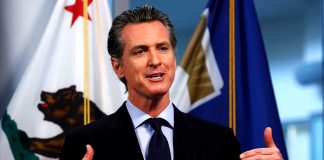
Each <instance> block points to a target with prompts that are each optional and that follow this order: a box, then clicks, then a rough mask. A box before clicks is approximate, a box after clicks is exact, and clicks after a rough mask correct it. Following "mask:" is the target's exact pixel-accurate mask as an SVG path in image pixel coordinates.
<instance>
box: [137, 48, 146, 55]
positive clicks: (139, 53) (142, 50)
mask: <svg viewBox="0 0 324 160" xmlns="http://www.w3.org/2000/svg"><path fill="white" fill-rule="evenodd" d="M144 53H145V50H144V49H139V50H136V51H135V55H142V54H144Z"/></svg>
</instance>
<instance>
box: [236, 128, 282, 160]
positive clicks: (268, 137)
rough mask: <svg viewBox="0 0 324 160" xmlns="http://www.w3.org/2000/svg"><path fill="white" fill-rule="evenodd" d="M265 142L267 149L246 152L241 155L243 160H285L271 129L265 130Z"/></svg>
mask: <svg viewBox="0 0 324 160" xmlns="http://www.w3.org/2000/svg"><path fill="white" fill-rule="evenodd" d="M264 142H265V144H266V146H267V148H256V149H252V150H249V151H246V152H244V153H242V154H241V155H240V158H241V160H257V159H262V160H283V158H282V156H281V153H280V150H279V149H278V148H277V146H276V144H275V143H274V141H273V138H272V131H271V128H270V127H267V128H266V129H265V130H264Z"/></svg>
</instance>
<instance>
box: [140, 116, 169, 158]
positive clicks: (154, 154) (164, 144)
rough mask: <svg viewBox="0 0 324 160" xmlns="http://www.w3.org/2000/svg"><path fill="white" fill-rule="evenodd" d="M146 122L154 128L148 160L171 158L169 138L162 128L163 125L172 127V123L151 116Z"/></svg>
mask: <svg viewBox="0 0 324 160" xmlns="http://www.w3.org/2000/svg"><path fill="white" fill-rule="evenodd" d="M146 122H147V123H148V124H150V125H151V127H152V128H153V129H154V133H153V135H152V138H151V140H150V143H149V149H148V155H147V160H171V153H170V148H169V144H168V140H167V139H166V137H165V136H164V134H163V133H162V130H161V126H162V125H164V126H168V127H171V126H170V124H169V123H168V122H167V121H166V120H164V119H162V118H149V119H147V120H146ZM171 128H172V127H171Z"/></svg>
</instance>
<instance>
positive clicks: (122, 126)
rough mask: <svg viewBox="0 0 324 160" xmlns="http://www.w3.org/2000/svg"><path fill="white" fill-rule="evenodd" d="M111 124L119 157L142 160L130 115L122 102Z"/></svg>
mask: <svg viewBox="0 0 324 160" xmlns="http://www.w3.org/2000/svg"><path fill="white" fill-rule="evenodd" d="M114 116H116V118H114V120H113V122H112V124H111V126H112V127H113V131H114V133H113V134H114V136H113V137H116V138H114V139H113V141H115V145H116V146H115V147H116V151H117V152H120V153H118V154H119V155H120V156H121V157H123V158H121V157H120V159H136V160H143V159H144V158H143V155H142V151H141V149H140V146H139V143H138V140H137V137H136V133H135V130H134V126H133V123H132V120H131V118H130V115H129V113H128V111H127V108H126V104H125V103H124V104H123V105H122V106H121V107H120V109H118V111H117V112H116V114H115V115H114Z"/></svg>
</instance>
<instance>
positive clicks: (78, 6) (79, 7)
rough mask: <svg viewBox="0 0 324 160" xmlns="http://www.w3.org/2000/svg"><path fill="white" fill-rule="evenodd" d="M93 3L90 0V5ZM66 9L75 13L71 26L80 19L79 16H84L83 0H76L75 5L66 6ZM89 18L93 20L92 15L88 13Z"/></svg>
mask: <svg viewBox="0 0 324 160" xmlns="http://www.w3.org/2000/svg"><path fill="white" fill-rule="evenodd" d="M91 3H92V0H88V6H89V5H90V4H91ZM64 8H65V10H67V11H69V12H71V13H72V14H73V17H72V22H71V27H72V26H73V24H74V22H75V21H76V20H77V19H78V17H80V16H82V17H83V0H76V1H75V3H74V4H73V5H70V6H65V7H64ZM88 19H89V20H91V17H90V15H89V13H88Z"/></svg>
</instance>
